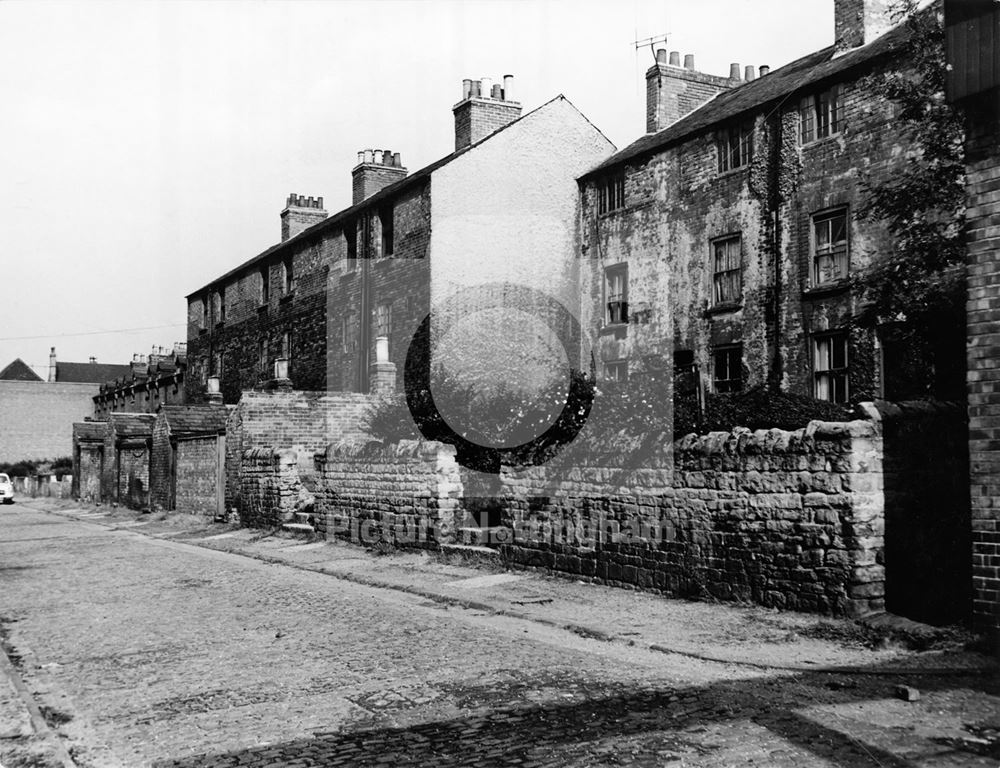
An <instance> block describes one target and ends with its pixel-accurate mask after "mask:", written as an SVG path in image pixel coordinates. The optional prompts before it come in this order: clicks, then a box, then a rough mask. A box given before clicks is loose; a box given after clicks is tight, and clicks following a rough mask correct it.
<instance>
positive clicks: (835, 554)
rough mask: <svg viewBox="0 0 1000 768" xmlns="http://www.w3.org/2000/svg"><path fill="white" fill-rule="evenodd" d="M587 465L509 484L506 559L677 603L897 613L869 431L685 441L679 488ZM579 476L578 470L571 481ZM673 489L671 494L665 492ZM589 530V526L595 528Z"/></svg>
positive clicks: (875, 444)
mask: <svg viewBox="0 0 1000 768" xmlns="http://www.w3.org/2000/svg"><path fill="white" fill-rule="evenodd" d="M616 471H617V470H616V469H615V468H613V467H611V468H607V467H605V468H603V472H602V471H601V469H600V468H594V467H584V468H581V470H580V472H579V478H580V480H579V483H578V485H577V486H576V487H574V482H573V479H572V478H573V476H572V474H570V475H568V476H567V477H568V481H566V480H564V481H562V482H561V483H560V484H559V487H558V489H557V493H556V494H553V493H552V490H553V489H552V487H551V485H550V484H549V483H548V482H547V478H546V477H545V475H546V472H545V468H544V467H542V468H536V469H533V470H531V471H529V472H525V473H520V474H507V475H505V476H504V477H503V486H504V491H503V493H504V507H505V514H504V519H503V521H502V522H503V526H504V528H506V529H508V531H509V533H508V535H509V537H510V540H509V542H504V543H501V544H500V549H501V552H502V554H503V556H504V558H505V559H507V560H509V561H510V562H512V563H514V564H516V565H519V566H524V567H541V568H547V569H553V570H556V571H562V572H567V573H572V574H576V575H578V576H579V577H581V578H583V579H585V580H592V581H599V582H603V583H607V584H613V585H618V586H632V587H640V588H642V589H648V590H654V591H658V592H663V593H665V594H670V595H677V596H704V597H708V596H711V597H715V598H718V599H724V600H734V599H735V600H742V601H752V602H756V603H760V604H762V605H766V606H773V607H780V608H788V609H794V610H805V611H817V612H822V613H833V614H839V615H849V616H859V615H864V614H867V613H872V612H877V611H881V610H884V588H885V584H884V583H885V569H884V566H883V564H882V550H883V546H884V530H885V526H884V498H883V493H882V475H881V471H882V440H881V437H880V435H879V432H878V428H877V426H876V425H874V424H872V423H871V422H867V421H853V422H846V423H826V422H817V421H814V422H811V423H810V424H809V426H808V427H806V428H805V429H800V430H796V431H794V432H786V431H783V430H778V429H771V430H758V431H756V432H751V431H750V430H748V429H742V428H737V429H735V430H734V431H733V432H731V433H723V432H714V433H711V434H709V435H704V436H697V435H693V434H692V435H688V436H686V437H684V438H681V439H680V440H678V441H677V442H676V443H675V444H674V470H673V477H672V479H671V480H672V482H666V483H665V482H664V480H665V479H666V478H664V477H663V476H662V474H661V473H658V472H655V471H649V470H640V471H638V472H631V473H629V474H628V475H627V476H628V482H629V483H630V484H632V488H631V489H630V491H629V492H627V493H621V492H620V491H621V490H626V489H623V488H620V489H618V491H615V492H614V493H611V494H608V493H604V494H602V495H595V494H594V493H593V491H594V487H593V479H594V478H595V477H596V478H598V479H601V478H604V479H605V480H607V479H609V478H612V477H614V474H615V472H616ZM564 474H565V473H564ZM668 485H669V486H672V487H665V486H668ZM588 526H589V528H588Z"/></svg>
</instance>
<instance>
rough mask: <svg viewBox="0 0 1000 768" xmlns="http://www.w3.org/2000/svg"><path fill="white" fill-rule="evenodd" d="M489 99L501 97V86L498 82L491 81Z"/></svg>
mask: <svg viewBox="0 0 1000 768" xmlns="http://www.w3.org/2000/svg"><path fill="white" fill-rule="evenodd" d="M490 98H491V99H503V86H502V85H500V83H493V90H492V91H490Z"/></svg>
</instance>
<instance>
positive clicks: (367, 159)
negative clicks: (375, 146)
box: [365, 149, 375, 165]
mask: <svg viewBox="0 0 1000 768" xmlns="http://www.w3.org/2000/svg"><path fill="white" fill-rule="evenodd" d="M374 155H375V153H374V152H372V150H370V149H366V150H365V164H366V165H371V162H372V160H373V159H374Z"/></svg>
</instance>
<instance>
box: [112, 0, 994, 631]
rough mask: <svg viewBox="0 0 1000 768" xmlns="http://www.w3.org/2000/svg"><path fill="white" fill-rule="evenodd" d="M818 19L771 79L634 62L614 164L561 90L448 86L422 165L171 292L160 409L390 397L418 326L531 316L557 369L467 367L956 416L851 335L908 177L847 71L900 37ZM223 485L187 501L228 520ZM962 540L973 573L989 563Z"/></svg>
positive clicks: (498, 360)
mask: <svg viewBox="0 0 1000 768" xmlns="http://www.w3.org/2000/svg"><path fill="white" fill-rule="evenodd" d="M834 5H835V29H834V40H835V42H834V44H833V45H831V46H829V47H828V48H825V49H823V50H820V51H816V52H815V53H811V54H809V55H807V56H804V57H803V58H801V59H799V60H797V61H794V62H792V63H790V64H788V65H785V66H782V67H779V68H776V69H773V70H771V69H770V68H769V67H767V66H759V67H755V66H747V67H745V68H742V67H740V66H738V65H735V64H734V65H733V67H732V69H731V71H730V72H729V74H728V76H719V75H713V74H707V73H704V72H700V71H699V70H697V69H696V68H695V63H694V57H693V56H691V55H686V56H684V57H683V60H682V57H681V55H680V52H670V51H666V50H660V51H657V52H656V57H655V62H654V63H653V65H652V66H651V67H650V68H649V70H648V71H647V72H646V76H645V80H646V105H647V109H646V124H645V126H644V128H645V130H644V133H643V134H642V135H641V136H640V138H638V139H637V140H636V141H634V142H633V143H632V144H630V145H629V146H627V147H625V148H624V149H621V150H616V148H615V147H614V146H613V145H612V144H611V143H610V142H609V141H608V140H607V138H606V137H605V136H604V135H603V134H602V133H601V132H600V130H599V129H598V128H597V127H595V126H594V125H593V124H591V123H590V121H589V120H588V119H587V118H586V117H585V116H584V115H582V114H581V113H580V112H579V111H578V110H577V109H576V108H575V107H574V106H573V104H572V103H571V102H570V101H569V100H568V99H567V98H566V97H565V96H563V95H556V96H554V97H553V98H552V99H551V100H550V101H548V102H546V103H545V104H543V105H542V106H539V107H537V108H535V109H533V110H531V111H528V112H523V110H522V105H521V103H520V102H519V101H518V100H517V98H516V93H515V91H514V88H515V84H514V80H513V78H512V77H511V76H505V77H503V78H502V79H498V81H497V82H496V83H495V84H494V83H491V81H489V80H487V79H485V78H484V79H481V80H466V81H464V82H463V84H462V91H461V99H460V100H459V101H458V103H457V104H455V105H454V106H453V107H452V111H453V113H454V118H455V136H454V147H453V149H452V150H451V151H449V152H448V153H447V154H446V155H444V156H443V157H442V158H441V159H440V160H438V161H437V162H435V163H432V164H430V165H428V166H426V167H424V168H421V169H419V170H416V171H413V172H410V171H409V170H408V169H407V168H406V167H405V166H404V164H403V158H402V156H401V154H400V153H399V152H396V151H392V150H389V149H366V150H363V151H361V152H359V153H358V162H357V165H356V167H355V168H354V169H353V171H352V179H351V183H352V189H353V203H352V205H351V206H350V207H349V208H346V209H344V210H342V211H339V212H336V213H334V214H332V215H330V214H328V212H327V211H326V210H325V209H324V204H323V198H322V197H318V196H313V197H306V196H303V195H300V194H297V193H296V194H292V195H289V196H288V198H287V201H286V205H285V207H284V209H283V210H282V211H281V214H280V225H281V241H280V242H279V243H277V244H276V245H273V246H272V247H270V248H268V249H266V250H264V251H263V252H261V253H259V254H257V255H255V256H253V257H252V258H249V259H246V260H244V261H242V262H241V263H239V264H238V265H237V266H235V267H234V268H233V269H232V270H230V271H229V272H227V273H225V274H223V275H221V276H219V277H218V278H216V279H214V280H212V281H211V282H209V283H208V284H206V285H204V286H201V287H200V288H198V289H197V290H195V291H194V292H192V293H191V294H190V295H189V296H188V297H187V307H188V311H187V322H188V333H187V346H186V353H187V355H186V365H187V368H186V371H185V387H186V400H187V403H188V405H187V406H186V407H189V408H190V407H195V406H196V405H197V404H200V403H210V404H212V406H213V407H214V408H218V407H219V402H221V403H224V404H226V405H228V406H232V407H235V408H240V407H242V408H244V409H245V410H244V411H243V412H241V413H242V415H241V416H240V417H239V418H240V419H241V424H243V425H244V427H245V424H246V423H248V422H247V421H246V420H247V419H248V418H249V416H248V414H249V413H250V411H251V410H252V408H256V407H257V405H252V404H257V403H259V402H261V400H260V398H262V397H264V396H265V393H267V392H269V391H281V390H292V391H294V392H303V393H326V396H327V397H328V399H329V398H333V400H335V401H336V402H337V403H341V404H348V405H343V409H347V410H350V409H353V408H354V404H356V403H358V402H360V400H357V399H356V398H357V397H358V396H360V395H363V394H367V393H380V392H384V391H391V390H393V389H397V390H400V389H403V388H404V387H405V374H406V363H407V355H408V353H409V352H410V350H411V346H412V340H413V339H414V338H415V337H416V336H417V335H418V333H419V331H420V329H421V327H422V324H424V322H425V320H426V319H427V318H428V316H430V315H431V313H432V312H433V317H434V321H435V323H440V326H439V327H440V328H449V329H450V328H453V327H455V323H454V322H453V321H454V320H458V319H461V318H463V317H468V316H471V315H473V314H475V313H476V311H480V310H489V311H492V312H496V311H500V312H502V313H509V314H520V315H522V316H528V317H534V318H542V319H543V320H545V321H552V320H553V318H554V317H556V314H557V313H556V314H553V307H557V308H562V309H563V310H565V311H566V312H568V314H569V315H571V316H572V317H573V318H575V322H576V325H578V328H577V329H576V330H575V331H573V332H569V331H567V330H566V329H564V328H558V329H556V330H555V333H554V336H555V338H556V340H557V341H558V342H559V343H558V344H557V345H556V346H561V347H562V349H561V350H560V349H554V348H553V346H552V345H551V344H550V345H546V344H538V345H531V344H527V343H523V344H520V343H519V344H511V343H510V339H509V338H505V339H500V338H497V336H498V334H495V333H494V334H492V335H491V334H490V333H489V326H488V325H485V326H482V327H480V328H479V333H478V335H475V334H473V336H474V337H475V340H474V344H475V345H477V346H478V349H477V350H476V354H477V355H479V356H480V357H487V358H488V359H489V361H490V365H493V366H495V367H496V368H498V369H500V368H506V367H510V366H517V365H523V360H520V359H517V358H520V357H529V358H530V357H537V358H538V360H537V361H535V362H537V363H538V364H540V365H543V366H544V365H547V364H551V363H552V362H553V361H557V362H558V361H567V360H568V362H569V363H570V364H571V365H573V366H578V367H580V368H582V369H584V370H586V369H588V368H590V369H591V370H593V371H594V372H595V373H596V375H597V376H598V377H599V378H606V379H616V380H621V379H626V378H628V377H630V376H635V375H641V374H642V373H643V371H644V370H645V368H646V367H647V366H649V365H650V364H651V362H652V363H654V364H663V363H666V364H668V365H672V366H684V367H693V368H695V369H696V370H697V371H698V372H699V374H700V376H701V378H702V380H703V382H704V383H705V386H706V387H707V388H708V389H709V390H711V391H714V392H716V393H720V394H723V393H731V392H736V391H740V390H743V389H747V388H749V387H753V386H757V385H763V384H770V385H772V386H777V387H780V388H781V389H783V390H785V391H790V392H795V393H798V394H803V395H811V396H813V397H815V398H818V399H822V400H829V401H834V402H847V401H849V400H850V401H860V400H871V399H877V398H885V399H891V400H905V399H910V398H917V397H927V396H932V397H937V398H944V399H949V398H951V399H960V398H963V397H964V392H965V386H966V376H965V371H966V366H965V351H964V350H962V349H957V350H953V352H954V355H953V358H951V359H949V358H947V357H945V358H942V357H940V356H939V357H936V358H933V359H931V358H928V357H926V356H925V354H924V353H925V352H926V350H925V349H923V348H921V346H920V344H919V343H917V344H916V346H914V343H913V341H912V340H907V338H908V337H907V336H906V335H905V334H900V333H899V332H898V330H899V328H898V325H897V324H895V323H889V324H883V325H881V326H879V325H864V324H861V323H858V322H857V317H858V316H859V314H860V313H861V312H862V309H863V308H862V307H861V306H859V298H858V296H857V295H856V294H855V292H853V291H852V289H851V282H850V277H851V275H852V274H855V273H856V272H858V271H859V270H863V269H865V268H866V267H867V266H869V265H870V264H872V263H873V262H874V261H876V260H877V259H878V258H879V256H880V254H882V253H885V252H886V251H887V250H888V249H889V248H890V247H891V239H890V236H889V234H888V232H887V230H886V228H885V226H884V224H882V223H880V222H878V221H872V220H869V219H865V218H862V217H861V216H860V215H859V212H860V208H861V205H862V202H863V200H864V190H865V188H866V186H868V185H873V184H878V183H880V182H882V181H885V180H887V179H891V178H894V177H896V176H897V175H898V174H900V173H901V172H902V170H903V169H904V168H905V167H906V164H907V161H908V155H907V150H908V142H909V139H908V136H907V134H906V132H905V130H904V129H903V128H902V127H901V124H900V121H899V120H898V119H897V118H898V107H897V106H896V105H895V104H894V103H893V102H891V101H887V100H885V99H882V98H880V97H879V96H878V95H877V93H876V90H875V86H873V84H872V79H871V76H872V75H879V74H881V73H886V72H904V73H906V72H909V71H910V67H911V66H912V64H911V62H909V61H908V60H907V58H906V57H905V55H904V51H905V46H906V43H907V41H908V39H909V37H908V36H909V35H910V34H911V32H910V29H909V27H908V26H907V25H906V24H905V23H904V22H902V21H901V20H899V19H894V18H892V17H891V16H890V11H889V10H888V4H887V3H885V2H884V1H883V0H834ZM924 12H929V13H937V12H939V6H937V5H935V6H933V7H932V8H931V9H930V10H928V11H924ZM400 140H401V141H403V140H405V136H403V137H400ZM345 183H346V179H345ZM493 317H495V315H493ZM447 335H448V334H446V333H443V332H440V333H439V335H438V337H437V338H435V343H436V344H439V345H440V349H441V350H443V351H442V354H445V351H447V350H450V352H448V353H449V354H450V353H452V352H454V353H456V354H459V355H460V354H461V350H462V349H463V348H465V347H467V345H468V344H469V339H468V338H464V337H463V338H460V339H459V341H458V342H455V343H454V344H453V346H452V347H450V348H449V347H448V339H446V338H445V337H446V336H447ZM470 338H471V337H470ZM526 338H527V337H526ZM456 349H457V350H458V351H457V352H455V350H456ZM484 349H485V350H486V352H485V353H484V351H483V350H484ZM560 355H562V356H560ZM338 393H342V395H343V397H340V399H337V398H338V397H339V395H338ZM352 398H354V399H352ZM333 400H328V401H329V402H333ZM248 403H250V404H248ZM104 404H105V405H106V402H105V403H104ZM340 407H341V406H340V405H338V406H337V408H340ZM343 409H342V410H343ZM232 412H233V411H232V408H231V409H230V413H232ZM343 412H344V413H346V412H347V411H346V410H343ZM351 412H352V413H353V412H354V411H351ZM337 413H338V414H340V413H341V411H337ZM177 418H179V417H178V416H176V415H175V419H177ZM230 418H231V417H230ZM337 418H338V419H339V418H341V417H340V416H338V417H337ZM168 421H169V418H168ZM337 423H340V422H339V421H338V422H337ZM244 427H241V428H244ZM218 429H219V427H218V421H217V420H216V421H213V423H212V425H211V430H210V432H211V433H212V434H213V435H215V434H217V433H218ZM94 439H95V440H97V438H94ZM101 439H102V440H103V438H101ZM213 439H214V438H213ZM227 439H229V440H230V442H232V438H231V437H230V438H227ZM336 439H337V436H330V435H327V442H335V441H336ZM305 442H308V441H305ZM305 442H304V441H303V440H299V441H298V442H296V441H294V440H293V441H292V444H293V446H294V447H296V448H299V449H300V450H301V449H302V447H303V445H305ZM309 445H310V446H312V447H311V448H310V450H314V449H315V448H316V447H317V446H315V445H313V444H312V443H309ZM317 445H318V444H317ZM241 446H242V447H243V448H247V447H248V446H247V445H245V444H242V443H241ZM213 450H214V449H213ZM231 450H232V446H229V447H219V448H218V455H219V456H222V455H223V454H225V453H226V452H227V451H231ZM310 455H311V454H310ZM220 461H222V459H220ZM223 463H224V462H223ZM305 464H311V459H310V460H309V461H307V462H304V463H303V466H305ZM221 467H222V465H221V464H219V465H218V466H217V467H216V469H214V470H213V471H215V472H217V477H218V479H219V482H220V483H222V482H223V474H225V473H226V472H228V471H229V470H226V469H224V468H221ZM174 482H176V481H174ZM236 485H238V483H237V484H234V483H233V482H231V481H230V488H229V490H227V491H226V496H225V501H220V503H219V504H218V505H210V506H211V507H212V508H216V507H218V508H222V507H225V506H228V504H229V502H230V501H233V500H237V499H238V495H239V494H238V492H237V491H236V490H233V488H234V487H236ZM164 498H165V499H169V497H164ZM168 503H169V501H168ZM988 539H989V537H986V538H985V539H983V538H980V539H977V542H978V543H977V546H978V547H979V550H978V554H977V557H992V556H994V555H998V556H1000V553H998V552H991V551H988V550H989V548H990V547H994V549H995V544H994V542H992V541H991V540H988ZM977 563H978V564H977V565H976V566H974V567H982V568H986V567H987V565H986V561H985V560H983V561H982V562H978V561H977ZM993 565H995V564H994V563H993V561H992V560H991V561H990V565H989V567H993ZM977 578H978V577H977ZM991 584H992V582H991V583H990V584H987V583H986V582H982V583H980V582H977V589H978V590H979V592H977V597H976V600H977V601H978V602H977V610H979V611H980V613H983V614H984V615H985V614H991V615H993V616H994V618H995V611H996V608H995V603H996V600H995V598H996V594H993V593H991V592H990V591H989V590H990V589H992V588H993V587H992V586H991Z"/></svg>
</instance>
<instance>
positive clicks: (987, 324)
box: [966, 113, 1000, 636]
mask: <svg viewBox="0 0 1000 768" xmlns="http://www.w3.org/2000/svg"><path fill="white" fill-rule="evenodd" d="M966 152H967V154H966V160H967V191H968V210H967V214H966V215H967V239H966V242H967V248H968V304H967V310H968V379H967V383H968V386H967V392H968V397H969V473H970V492H971V494H970V495H971V501H972V581H973V584H972V586H973V621H974V623H975V626H976V628H977V629H978V630H980V631H984V632H987V633H989V634H991V635H993V636H1000V122H998V120H997V117H996V114H995V113H994V114H992V115H990V114H988V113H987V114H984V113H979V114H978V115H974V116H972V119H970V120H969V134H968V143H967V148H966Z"/></svg>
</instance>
